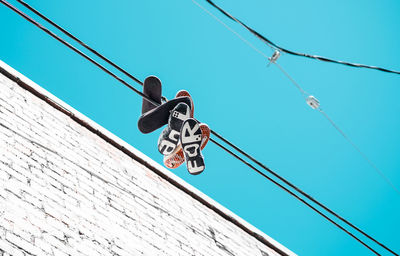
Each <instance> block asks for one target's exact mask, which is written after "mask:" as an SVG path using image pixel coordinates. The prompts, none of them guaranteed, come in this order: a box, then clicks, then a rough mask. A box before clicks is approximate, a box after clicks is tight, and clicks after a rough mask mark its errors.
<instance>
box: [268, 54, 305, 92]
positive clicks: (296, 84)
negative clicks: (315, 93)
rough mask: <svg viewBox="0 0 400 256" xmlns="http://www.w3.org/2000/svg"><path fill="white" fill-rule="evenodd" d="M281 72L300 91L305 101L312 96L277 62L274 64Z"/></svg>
mask: <svg viewBox="0 0 400 256" xmlns="http://www.w3.org/2000/svg"><path fill="white" fill-rule="evenodd" d="M273 63H274V64H275V65H276V66H277V67H278V68H279V69H280V70H281V71H282V73H283V74H284V75H285V76H286V77H287V78H288V79H289V80H290V81H291V82H292V83H293V84H294V86H296V88H297V89H298V90H299V91H300V93H301V95H302V96H303V98H304V99H307V97H308V96H309V95H310V94H309V93H307V92H306V91H304V90H303V88H302V87H301V86H300V85H299V84H298V83H297V82H296V81H295V80H294V79H293V78H292V77H291V76H290V75H289V74H288V73H287V72H286V71H285V70H284V69H283V68H282V66H281V65H279V64H278V63H277V62H276V61H274V62H273Z"/></svg>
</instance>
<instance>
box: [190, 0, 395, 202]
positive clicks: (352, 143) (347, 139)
mask: <svg viewBox="0 0 400 256" xmlns="http://www.w3.org/2000/svg"><path fill="white" fill-rule="evenodd" d="M206 1H208V0H206ZM192 2H194V3H195V4H196V5H197V6H199V7H200V8H201V9H203V10H204V11H205V12H206V13H207V14H209V15H210V16H211V17H213V18H214V19H216V20H217V21H218V22H219V23H221V24H222V25H224V27H226V28H228V29H229V30H230V31H232V32H233V33H234V34H235V35H237V36H238V37H239V39H241V40H242V41H244V42H245V43H246V44H248V45H249V46H250V47H251V48H253V49H254V50H255V51H257V52H258V53H259V54H260V55H262V56H264V57H266V55H265V54H264V53H263V52H261V51H260V50H259V49H257V47H255V46H254V45H252V44H251V43H250V42H248V41H247V40H246V39H244V38H243V37H242V36H241V35H240V34H239V33H237V32H236V31H234V30H233V29H232V28H230V27H229V26H228V25H227V24H225V23H224V22H223V21H221V20H220V19H218V18H217V17H216V16H215V15H213V14H212V13H211V12H210V11H208V10H207V9H206V8H204V7H203V6H201V5H200V4H199V3H198V2H196V1H195V0H192ZM218 8H219V7H218ZM221 10H222V9H221ZM222 11H223V10H222ZM222 11H221V12H222ZM223 13H224V14H225V11H223ZM226 15H230V14H227V13H226ZM230 17H231V19H234V20H236V18H234V17H233V16H230ZM238 22H240V21H238ZM269 46H270V47H271V48H272V49H274V47H273V46H271V45H269ZM267 58H268V57H267ZM268 59H270V60H271V58H268ZM271 62H272V63H273V64H275V65H276V66H277V67H278V68H279V69H280V71H281V72H282V73H283V74H284V75H285V76H286V77H287V78H288V79H289V80H290V81H291V82H292V84H293V85H294V86H295V87H296V88H297V89H298V90H299V91H300V93H301V95H302V96H303V98H304V99H305V100H307V98H308V96H310V95H309V94H308V93H307V92H306V91H305V90H304V89H303V88H302V87H301V86H300V85H299V84H298V83H297V82H296V81H295V80H294V79H293V77H292V76H290V75H289V73H287V72H286V71H285V70H284V69H283V67H282V66H281V65H279V64H278V63H277V62H276V61H272V60H271ZM317 110H318V111H319V112H320V113H321V114H322V115H323V116H324V117H325V118H326V119H327V120H328V121H329V122H330V123H331V125H332V126H333V127H334V128H335V129H336V130H337V131H338V132H339V133H340V134H341V135H342V136H343V137H344V138H345V140H346V141H347V142H349V144H350V145H351V146H352V147H353V148H354V149H355V150H356V151H357V152H358V153H359V154H360V155H361V156H362V157H363V158H364V160H366V161H367V163H368V164H369V165H370V166H371V167H372V168H373V169H374V171H375V172H377V173H378V174H379V175H380V176H381V177H382V178H383V179H384V181H385V182H386V183H387V184H388V185H389V186H391V187H392V188H393V189H394V191H395V192H396V193H397V194H398V195H400V191H399V189H398V188H397V187H396V186H395V185H394V184H393V182H391V181H390V179H389V178H388V177H386V176H385V174H384V173H383V172H382V171H381V170H380V169H379V168H378V167H377V166H376V165H375V164H374V163H373V162H372V160H371V159H370V158H369V157H368V156H367V155H366V154H365V153H363V152H362V151H361V150H360V148H359V147H358V146H357V145H356V144H354V142H353V141H352V140H350V138H349V137H348V136H347V135H346V134H345V133H344V132H343V131H342V130H341V129H340V128H339V126H338V125H336V124H335V122H334V121H333V120H332V119H331V118H329V116H328V115H327V114H326V113H325V112H324V111H322V109H321V108H319V107H318V108H317Z"/></svg>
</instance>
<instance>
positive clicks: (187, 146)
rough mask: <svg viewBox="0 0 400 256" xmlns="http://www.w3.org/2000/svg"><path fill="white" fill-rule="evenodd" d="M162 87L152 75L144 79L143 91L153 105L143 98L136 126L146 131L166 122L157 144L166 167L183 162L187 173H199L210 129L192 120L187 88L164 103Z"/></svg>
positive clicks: (173, 167)
mask: <svg viewBox="0 0 400 256" xmlns="http://www.w3.org/2000/svg"><path fill="white" fill-rule="evenodd" d="M161 87H162V86H161V81H160V80H159V79H158V78H157V77H155V76H149V77H147V78H146V79H145V80H144V83H143V94H144V95H146V97H147V98H150V99H151V100H152V101H153V102H154V103H155V104H154V103H152V102H150V101H148V100H146V99H143V103H142V115H141V116H140V117H139V120H138V128H139V130H140V131H141V132H142V133H144V134H147V133H151V132H153V131H155V130H157V129H159V128H161V127H163V126H164V125H166V124H167V127H166V128H165V129H164V130H163V132H162V133H161V135H160V138H159V143H158V148H159V151H160V152H161V153H162V154H163V155H164V164H165V166H166V167H168V168H171V169H175V168H178V167H179V166H180V165H182V164H183V163H184V162H185V161H186V162H187V168H188V170H189V172H190V173H191V174H199V173H201V172H202V171H203V170H204V168H205V166H204V159H203V156H202V154H201V150H202V149H203V148H204V147H205V146H206V144H207V142H208V140H209V138H210V129H209V128H208V126H207V125H206V124H203V123H198V122H197V121H196V120H195V119H193V112H194V105H193V100H192V98H191V96H190V94H189V93H188V92H187V91H183V90H182V91H179V92H178V93H177V95H176V97H175V98H174V99H172V100H170V101H166V102H164V103H163V102H162V100H161V99H162V96H161V91H162V88H161ZM199 130H200V132H199ZM199 135H200V136H199ZM199 141H200V144H199ZM199 145H200V146H199ZM199 147H200V149H199Z"/></svg>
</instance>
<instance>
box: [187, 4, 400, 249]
mask: <svg viewBox="0 0 400 256" xmlns="http://www.w3.org/2000/svg"><path fill="white" fill-rule="evenodd" d="M206 1H208V0H206ZM192 2H194V3H195V4H196V5H197V6H199V7H200V8H201V9H202V10H204V11H205V12H206V13H207V14H209V15H210V16H211V17H213V18H214V19H216V20H217V21H218V22H219V23H221V24H222V25H223V26H224V27H226V28H228V29H229V30H230V31H232V32H233V33H234V34H235V35H239V34H238V33H237V32H236V31H234V30H233V29H232V28H230V27H229V26H228V25H227V24H225V23H224V22H223V21H221V20H220V19H218V18H217V17H216V16H215V15H213V14H212V13H211V12H210V11H208V10H207V9H206V8H204V7H203V6H202V5H200V4H199V3H198V2H196V0H192ZM222 12H224V11H223V10H222ZM224 14H225V13H224ZM227 15H229V14H227ZM231 18H232V19H234V20H236V19H235V18H234V17H231ZM238 37H239V39H241V40H242V41H244V42H245V43H246V44H248V45H250V47H251V48H253V49H254V50H255V51H256V52H259V53H260V52H261V51H260V50H259V49H257V48H256V47H255V46H254V45H252V44H251V43H250V42H248V41H247V40H246V39H244V38H243V37H242V36H240V35H239V36H238ZM271 43H272V42H271ZM269 46H270V47H271V48H272V49H274V47H273V46H271V45H269ZM260 54H261V55H262V56H264V57H266V56H265V55H264V54H263V53H262V52H261V53H260ZM267 58H268V57H267ZM272 63H273V64H275V65H276V66H277V67H278V68H279V69H280V70H281V71H282V73H283V74H284V75H285V76H286V77H287V78H288V79H289V80H290V81H291V82H292V83H293V84H294V86H295V87H296V88H297V89H298V90H299V91H300V93H301V94H302V96H303V98H304V99H306V98H307V97H308V95H309V94H308V93H307V92H306V91H305V90H304V89H303V88H302V87H301V86H300V85H299V84H298V83H297V82H296V81H295V80H294V79H293V78H292V77H291V76H290V75H289V74H288V73H287V72H286V71H285V70H284V69H283V68H282V66H281V65H279V64H278V63H277V62H275V61H273V62H272ZM318 110H319V111H320V112H321V113H322V114H323V115H324V116H325V117H326V118H327V119H328V121H329V122H330V123H331V124H332V126H333V127H334V128H335V129H336V130H338V131H339V133H340V134H341V135H342V136H343V137H344V138H345V139H346V140H347V141H348V142H349V143H350V144H351V145H352V146H353V147H354V148H355V149H356V150H357V151H358V152H359V153H360V154H361V155H362V156H363V157H364V159H365V160H367V162H368V163H369V164H370V165H371V166H372V167H373V168H374V169H375V170H376V171H377V172H378V174H379V175H381V176H382V177H383V178H384V179H385V181H386V182H387V183H388V184H389V185H390V186H391V187H392V188H393V189H394V190H395V191H396V192H397V193H399V190H398V189H397V188H396V187H395V186H394V185H393V183H392V182H391V181H390V180H389V179H388V178H387V177H386V176H385V175H384V174H383V172H382V171H380V170H379V169H378V168H377V167H376V165H375V164H373V162H372V161H371V160H370V159H369V158H368V157H367V156H366V155H365V154H364V153H363V152H362V151H361V150H360V149H359V148H358V147H357V146H356V145H355V144H354V143H353V142H352V141H351V140H350V139H349V137H348V136H346V134H345V133H344V132H343V131H342V130H341V129H340V128H339V127H338V126H337V125H336V124H335V123H334V122H333V120H332V119H330V118H329V116H327V114H326V113H325V112H323V111H322V109H320V108H318ZM211 133H212V134H213V135H214V136H216V137H218V138H219V139H220V140H222V141H224V142H225V143H226V144H228V145H229V146H231V147H232V148H234V149H235V150H236V151H238V152H240V153H241V154H242V155H244V156H246V157H247V158H249V159H250V160H252V161H253V162H255V163H256V164H257V165H259V166H260V167H261V168H263V169H264V170H266V171H268V172H269V173H271V174H272V175H274V176H275V177H277V178H278V179H280V180H281V181H283V182H284V183H286V184H287V185H288V186H290V187H292V188H293V189H295V190H296V191H298V192H299V193H300V194H302V195H303V196H305V197H307V198H308V199H309V200H311V201H312V202H314V203H316V204H317V205H319V206H320V207H322V208H323V209H325V210H326V211H328V212H329V213H331V214H332V215H334V216H335V217H337V218H338V219H340V220H341V221H343V222H344V223H346V224H347V225H349V226H351V227H352V228H354V229H355V230H357V231H358V232H360V233H361V234H363V235H364V236H366V237H367V238H369V239H370V240H372V241H374V242H375V243H377V244H378V245H380V246H381V247H383V248H384V249H386V250H387V251H389V252H391V253H392V254H394V255H398V254H397V253H395V252H394V251H393V250H391V249H390V248H388V247H387V246H385V245H384V244H382V243H380V242H379V241H377V240H376V239H374V238H373V237H371V236H370V235H368V234H367V233H365V232H364V231H363V230H361V229H360V228H358V227H357V226H355V225H353V224H352V223H350V222H349V221H347V220H346V219H344V218H343V217H341V216H340V215H338V214H337V213H335V212H333V211H332V210H330V209H329V208H328V207H326V206H325V205H323V204H322V203H320V202H318V201H317V200H315V199H314V198H312V197H311V196H310V195H308V194H307V193H305V192H303V191H302V190H300V189H299V188H297V187H296V186H295V185H293V184H292V183H290V182H289V181H288V180H286V179H284V178H283V177H281V176H280V175H278V174H277V173H275V172H274V171H272V170H271V169H269V168H268V167H267V166H265V165H264V164H262V163H261V162H259V161H258V160H257V159H255V158H254V157H252V156H251V155H249V154H247V153H246V152H245V151H243V150H241V149H240V148H239V147H237V146H235V145H234V144H233V143H231V142H230V141H228V140H226V139H225V138H223V137H222V136H221V135H219V134H218V133H216V132H215V131H213V130H211ZM399 194H400V193H399Z"/></svg>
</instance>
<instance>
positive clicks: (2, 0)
mask: <svg viewBox="0 0 400 256" xmlns="http://www.w3.org/2000/svg"><path fill="white" fill-rule="evenodd" d="M0 2H1V3H3V4H4V5H5V6H7V7H8V8H10V9H11V10H13V11H14V12H16V13H17V14H19V15H20V16H22V17H23V18H25V19H26V20H28V21H29V22H31V23H32V24H34V25H36V26H37V27H38V28H40V29H41V30H43V31H44V32H46V33H47V34H49V35H50V36H52V37H53V38H55V39H57V40H58V41H60V42H61V43H63V44H64V45H65V46H67V47H68V48H70V49H72V50H73V51H75V52H76V53H78V54H79V55H81V56H82V57H84V58H86V59H87V60H89V61H90V62H92V63H93V64H95V65H96V66H98V67H99V68H100V69H102V70H103V71H105V72H106V73H107V74H109V75H111V76H112V77H114V78H115V79H117V80H118V81H119V82H121V83H122V84H124V85H125V86H127V87H128V88H130V89H132V90H133V91H134V92H136V93H137V94H139V95H140V96H142V97H143V98H144V99H146V100H148V101H149V102H151V103H152V104H154V105H156V106H157V105H159V103H157V102H154V101H153V100H151V99H150V98H149V97H147V96H146V95H144V94H143V93H141V92H140V91H138V90H137V89H136V88H134V87H132V86H131V85H130V84H128V83H127V82H125V81H124V80H122V79H121V78H119V77H118V76H116V75H115V74H114V73H112V72H111V71H109V70H108V69H106V68H105V67H104V66H102V65H100V64H99V63H97V62H96V61H95V60H93V59H91V58H90V57H88V56H87V55H85V54H84V53H83V52H81V51H79V50H78V49H76V48H75V47H74V46H72V45H70V44H69V43H67V42H65V41H64V40H63V39H61V38H60V37H58V36H57V35H56V34H54V33H52V32H51V31H50V30H48V29H47V28H45V27H44V26H42V25H41V24H40V23H38V22H36V21H35V20H33V19H32V18H31V17H29V16H28V15H26V14H25V13H23V12H22V11H20V10H19V9H17V8H16V7H14V6H13V5H11V4H10V3H8V2H7V1H5V0H0ZM25 6H26V5H25ZM115 65H116V64H115ZM133 80H135V79H133ZM135 81H136V80H135ZM138 81H139V82H140V80H138V79H137V81H136V82H138ZM211 133H212V134H213V135H215V136H216V137H218V138H219V139H221V140H222V141H224V142H225V143H227V144H228V145H230V146H231V147H233V148H235V149H236V148H237V147H236V146H235V145H233V144H232V143H230V142H229V141H228V140H226V139H225V138H224V137H222V136H221V135H219V134H218V133H216V132H215V131H213V130H211ZM210 140H211V141H212V142H213V143H214V144H216V145H217V146H219V147H220V148H222V149H224V150H225V151H227V152H228V153H230V154H231V155H233V156H234V157H236V158H237V159H238V160H240V161H242V162H243V163H245V164H246V165H248V166H249V163H248V162H246V161H245V160H244V159H243V158H241V157H240V156H238V155H237V154H235V153H233V152H232V151H230V150H229V149H227V148H226V147H224V146H222V145H221V144H220V143H218V142H216V141H215V140H214V139H212V138H211V139H210ZM237 149H238V148H237ZM239 150H240V149H239ZM238 152H240V153H241V154H243V155H245V156H246V157H248V158H250V159H251V160H252V161H254V162H255V163H257V164H258V165H260V166H261V167H263V168H264V169H265V170H267V171H269V172H270V173H274V172H272V170H270V169H269V168H267V167H265V166H264V165H263V164H261V163H260V162H259V161H257V160H256V159H254V158H253V157H251V156H250V155H248V154H247V153H245V152H244V151H242V150H240V151H238ZM249 167H250V168H252V169H254V170H255V171H257V172H258V173H259V174H261V175H262V176H264V177H266V178H267V177H268V176H266V175H265V174H264V173H262V172H261V171H259V170H258V169H256V168H255V167H254V166H252V165H251V166H249ZM274 176H276V177H280V176H279V175H277V174H276V173H275V174H274ZM268 179H269V180H271V181H272V182H274V184H277V185H278V184H279V183H277V182H276V181H273V180H272V179H271V178H269V177H268ZM279 179H281V180H285V179H283V178H282V177H280V178H279ZM285 181H286V180H285ZM285 183H289V182H288V181H286V182H285ZM278 186H280V187H281V188H283V189H284V190H285V191H287V192H289V193H290V194H291V195H294V196H295V197H296V198H297V199H299V200H300V201H302V202H303V203H306V205H307V206H310V205H309V204H308V203H307V202H305V201H304V200H303V199H301V198H300V197H298V196H297V195H295V194H294V193H293V192H291V191H290V190H288V189H287V188H284V187H283V186H282V185H281V184H279V185H278ZM292 188H295V189H296V191H298V192H300V191H301V190H299V189H298V188H297V187H295V186H294V185H292ZM300 193H301V194H303V195H307V194H305V193H304V192H300ZM307 198H308V199H310V198H311V197H310V196H307ZM312 201H313V202H314V203H317V202H318V201H316V200H315V199H313V200H312ZM318 204H320V203H319V202H318ZM320 206H322V204H321V205H320ZM323 208H324V209H325V210H327V209H329V208H327V207H325V206H323ZM311 209H313V210H314V211H316V212H317V213H319V214H322V213H321V212H320V211H318V210H317V209H315V208H314V207H312V206H311ZM328 212H330V213H331V214H332V213H334V212H333V211H331V210H329V211H328ZM322 215H323V214H322ZM323 216H324V215H323ZM334 216H335V217H339V219H340V218H341V217H340V216H338V215H336V214H334ZM329 220H330V222H332V223H333V224H335V225H336V226H338V227H339V228H340V229H342V230H343V231H345V232H346V233H347V234H349V235H350V236H352V237H353V238H355V239H356V240H357V241H359V242H360V243H361V244H363V245H364V246H365V247H366V248H368V249H370V250H371V251H372V252H374V253H375V254H376V255H379V254H378V253H377V252H376V251H375V250H374V249H372V248H371V247H369V246H368V245H367V244H365V243H364V242H362V241H361V240H359V239H358V238H357V237H355V236H354V235H353V234H352V233H351V232H349V231H348V230H347V229H345V228H343V227H342V226H340V224H338V223H336V222H334V221H333V220H331V219H329ZM341 220H342V221H344V222H345V223H346V224H349V223H350V222H347V221H345V220H344V219H341ZM350 226H352V224H351V223H350ZM352 227H353V228H355V226H352ZM356 230H358V228H356ZM358 231H359V232H361V233H363V234H364V235H366V236H367V237H368V238H370V239H371V240H372V241H374V242H376V243H377V244H378V245H380V246H382V247H383V248H385V249H387V250H389V251H391V250H390V249H388V248H387V247H386V246H384V245H382V244H381V243H379V242H378V241H377V240H375V239H373V238H372V237H370V236H369V235H367V234H366V233H364V232H362V231H360V230H358ZM391 252H392V253H393V254H394V255H398V254H396V253H394V252H393V251H391Z"/></svg>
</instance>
